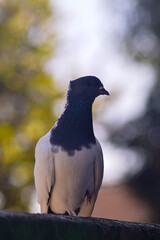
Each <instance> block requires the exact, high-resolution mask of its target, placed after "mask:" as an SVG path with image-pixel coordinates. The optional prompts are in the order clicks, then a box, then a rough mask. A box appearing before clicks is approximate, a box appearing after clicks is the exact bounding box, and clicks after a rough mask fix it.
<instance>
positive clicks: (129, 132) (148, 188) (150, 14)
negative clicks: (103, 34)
mask: <svg viewBox="0 0 160 240" xmlns="http://www.w3.org/2000/svg"><path fill="white" fill-rule="evenodd" d="M135 2H136V7H135V9H134V11H132V14H129V15H127V22H128V32H127V34H126V36H125V44H126V46H127V50H128V52H129V53H130V54H131V55H132V56H133V57H134V58H135V59H136V60H137V61H143V62H144V61H145V62H147V63H149V64H151V65H152V66H153V68H154V70H155V73H156V74H155V76H156V81H155V86H154V88H153V89H152V90H151V93H150V97H149V99H148V102H147V104H146V111H145V113H144V115H143V116H141V117H139V119H137V120H135V121H132V122H130V123H128V124H126V126H124V127H123V128H122V129H120V130H118V131H117V132H115V133H114V134H113V136H112V140H113V142H115V143H117V144H121V145H123V146H125V147H129V148H132V149H134V150H135V151H137V152H139V154H140V155H141V158H142V159H143V160H144V165H143V168H142V169H141V170H140V172H139V173H138V174H136V175H135V176H134V177H133V178H132V179H130V181H129V184H130V186H132V187H133V189H134V190H135V191H136V193H137V194H138V195H139V196H140V197H142V198H143V199H144V200H146V201H148V203H149V204H150V205H151V207H152V209H153V216H152V221H154V222H159V223H160V190H159V189H160V68H159V66H160V4H159V1H158V0H153V1H146V0H139V1H135Z"/></svg>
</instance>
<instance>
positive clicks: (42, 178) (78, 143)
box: [34, 76, 109, 217]
mask: <svg viewBox="0 0 160 240" xmlns="http://www.w3.org/2000/svg"><path fill="white" fill-rule="evenodd" d="M100 95H109V93H108V91H107V90H105V88H104V86H103V84H102V82H101V81H100V80H99V79H98V78H97V77H95V76H85V77H80V78H78V79H76V80H72V81H70V83H69V88H68V91H67V96H66V104H65V107H64V111H63V113H62V114H61V116H60V117H59V119H58V120H57V122H56V123H55V125H54V126H53V128H52V129H51V130H50V131H49V132H48V133H47V134H46V135H44V136H43V137H42V138H40V140H39V141H38V143H37V145H36V149H35V168H34V177H35V187H36V192H37V200H38V203H39V204H40V208H41V213H52V214H65V215H71V216H81V217H87V216H91V214H92V211H93V209H94V205H95V202H96V199H97V195H98V192H99V189H100V187H101V184H102V179H103V153H102V148H101V146H100V143H99V141H98V140H97V139H96V137H95V135H94V131H93V120H92V105H93V102H94V100H95V98H96V97H98V96H100Z"/></svg>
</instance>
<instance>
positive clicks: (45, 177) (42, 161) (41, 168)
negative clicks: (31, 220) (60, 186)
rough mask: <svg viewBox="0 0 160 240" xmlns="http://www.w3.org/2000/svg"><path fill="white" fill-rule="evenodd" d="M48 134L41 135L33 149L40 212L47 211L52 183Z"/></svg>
mask: <svg viewBox="0 0 160 240" xmlns="http://www.w3.org/2000/svg"><path fill="white" fill-rule="evenodd" d="M49 136H50V134H49V133H48V134H46V135H45V136H43V137H42V138H41V139H40V140H39V141H38V143H37V145H36V149H35V159H36V162H35V168H34V177H35V186H36V192H37V200H38V203H39V204H40V206H41V213H48V201H49V198H50V194H51V190H52V188H53V185H54V175H55V174H54V153H53V152H52V151H51V145H50V141H49Z"/></svg>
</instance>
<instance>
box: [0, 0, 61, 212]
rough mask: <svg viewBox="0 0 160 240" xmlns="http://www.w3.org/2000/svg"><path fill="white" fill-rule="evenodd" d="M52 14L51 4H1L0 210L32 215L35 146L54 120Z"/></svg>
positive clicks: (29, 0) (45, 0) (27, 0)
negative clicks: (50, 63) (49, 66)
mask: <svg viewBox="0 0 160 240" xmlns="http://www.w3.org/2000/svg"><path fill="white" fill-rule="evenodd" d="M51 15H52V12H51V6H50V5H49V0H36V1H35V0H22V1H19V0H1V1H0V208H5V209H12V210H23V211H27V210H28V208H29V202H30V198H31V195H32V192H33V189H34V187H33V167H34V148H35V144H36V142H37V140H38V139H39V138H40V137H41V136H42V135H43V134H44V133H46V132H47V131H48V130H49V128H51V126H52V125H53V121H55V117H54V115H53V111H52V108H53V103H54V100H55V99H56V98H57V96H59V93H58V92H57V90H56V89H55V86H54V82H53V79H52V77H51V76H50V75H49V74H48V73H46V71H45V70H44V68H45V65H46V63H47V61H48V60H49V58H50V57H51V55H52V54H53V33H52V32H51V28H50V18H51Z"/></svg>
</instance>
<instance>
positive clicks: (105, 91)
mask: <svg viewBox="0 0 160 240" xmlns="http://www.w3.org/2000/svg"><path fill="white" fill-rule="evenodd" d="M99 94H100V95H108V96H109V92H108V91H107V90H106V89H105V88H104V87H100V88H99Z"/></svg>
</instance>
